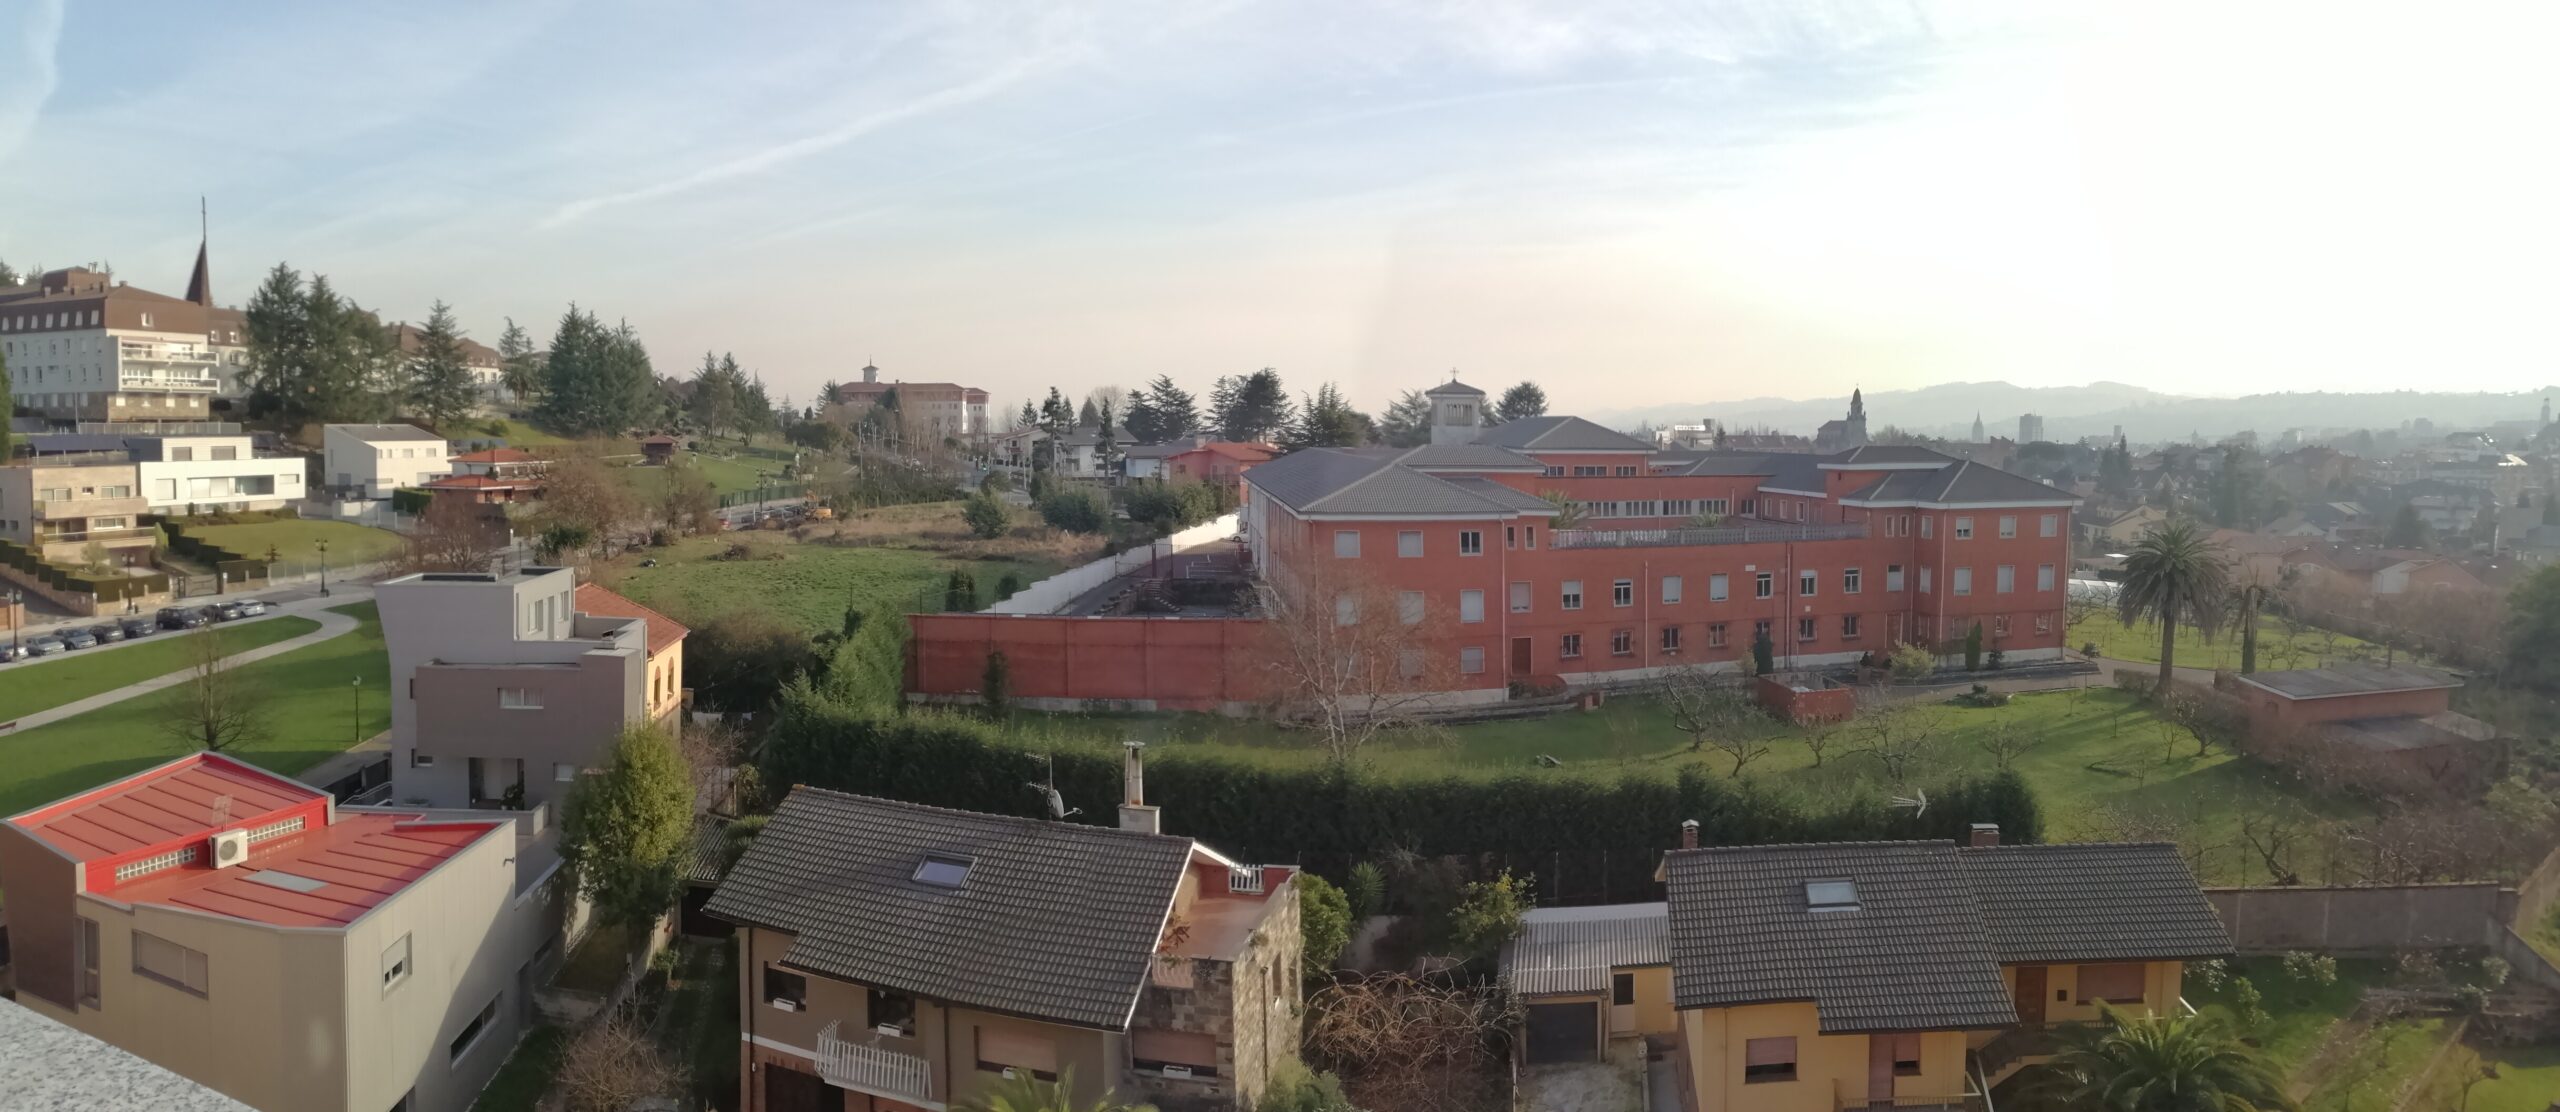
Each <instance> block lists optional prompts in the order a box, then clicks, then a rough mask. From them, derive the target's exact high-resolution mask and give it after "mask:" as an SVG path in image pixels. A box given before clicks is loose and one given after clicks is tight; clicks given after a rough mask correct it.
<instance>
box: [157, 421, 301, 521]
mask: <svg viewBox="0 0 2560 1112" xmlns="http://www.w3.org/2000/svg"><path fill="white" fill-rule="evenodd" d="M125 451H126V452H127V453H128V454H130V455H131V456H132V457H133V465H134V471H135V472H136V477H137V478H138V479H139V480H140V482H141V486H142V497H143V501H144V502H145V503H146V504H148V505H149V506H150V508H151V512H152V513H156V514H190V513H211V512H213V511H216V510H274V509H282V508H284V507H285V506H288V505H291V504H293V503H295V502H299V501H301V500H302V496H303V479H302V472H303V458H302V457H301V456H294V455H265V456H262V455H259V454H258V452H257V449H256V448H255V447H254V446H252V444H251V442H250V440H249V438H248V437H246V436H136V437H126V438H125Z"/></svg>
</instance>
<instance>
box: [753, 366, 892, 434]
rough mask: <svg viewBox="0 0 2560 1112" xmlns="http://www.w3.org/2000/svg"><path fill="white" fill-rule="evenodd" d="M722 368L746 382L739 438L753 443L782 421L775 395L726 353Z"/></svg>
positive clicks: (762, 380)
mask: <svg viewBox="0 0 2560 1112" xmlns="http://www.w3.org/2000/svg"><path fill="white" fill-rule="evenodd" d="M720 368H721V370H722V371H723V372H724V373H725V375H726V377H727V378H728V379H729V381H731V382H738V383H744V384H745V385H743V386H741V387H739V389H738V395H737V398H738V402H737V408H738V439H739V440H740V441H742V442H744V443H747V444H750V445H752V444H754V443H755V441H756V435H757V434H759V433H768V432H772V431H773V430H774V429H775V428H776V427H777V426H778V425H779V424H780V423H781V422H780V419H779V418H777V417H776V416H775V411H774V404H773V396H772V395H770V394H767V393H765V389H764V379H763V378H761V377H757V378H752V379H751V378H748V377H747V374H746V372H745V371H742V370H739V369H738V361H737V360H735V359H732V358H730V357H729V356H728V355H727V354H725V353H724V354H722V355H721V356H720ZM896 392H897V391H894V390H892V391H890V393H892V394H895V393H896Z"/></svg>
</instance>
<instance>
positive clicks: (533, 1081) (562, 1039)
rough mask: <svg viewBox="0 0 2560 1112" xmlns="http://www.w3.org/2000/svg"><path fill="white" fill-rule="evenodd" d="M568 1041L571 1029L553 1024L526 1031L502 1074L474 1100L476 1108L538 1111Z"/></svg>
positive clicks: (483, 1110) (504, 1111)
mask: <svg viewBox="0 0 2560 1112" xmlns="http://www.w3.org/2000/svg"><path fill="white" fill-rule="evenodd" d="M568 1041H569V1035H568V1032H565V1031H562V1030H561V1029H559V1028H557V1027H552V1026H549V1025H545V1026H541V1027H536V1028H534V1029H533V1030H531V1031H527V1032H525V1036H524V1039H523V1041H521V1042H518V1043H517V1044H516V1048H515V1052H514V1053H512V1054H509V1055H507V1061H506V1064H505V1065H502V1066H499V1067H498V1075H497V1076H495V1077H492V1078H490V1079H489V1087H488V1088H486V1089H482V1090H480V1099H479V1100H476V1101H473V1102H472V1104H471V1110H472V1112H535V1110H536V1109H538V1108H540V1107H541V1105H542V1098H543V1097H544V1096H545V1095H547V1094H548V1093H550V1092H551V1078H552V1075H554V1074H556V1073H558V1072H560V1051H561V1049H562V1048H563V1047H564V1046H565V1045H566V1044H567V1043H568Z"/></svg>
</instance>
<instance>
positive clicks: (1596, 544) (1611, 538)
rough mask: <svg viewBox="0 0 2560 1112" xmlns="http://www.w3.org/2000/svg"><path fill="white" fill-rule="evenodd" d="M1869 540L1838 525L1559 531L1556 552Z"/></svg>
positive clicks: (1856, 527) (1856, 529) (1855, 527)
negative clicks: (1569, 549)
mask: <svg viewBox="0 0 2560 1112" xmlns="http://www.w3.org/2000/svg"><path fill="white" fill-rule="evenodd" d="M1866 536H1867V526H1866V523H1865V522H1844V523H1841V524H1838V525H1789V524H1783V523H1780V522H1774V521H1773V522H1770V523H1768V524H1766V525H1718V526H1715V527H1713V528H1709V529H1694V528H1678V529H1558V530H1556V531H1555V532H1554V533H1553V534H1551V535H1550V536H1549V537H1548V540H1547V543H1548V545H1549V546H1550V547H1553V548H1685V547H1689V546H1693V545H1709V544H1780V543H1785V542H1789V541H1854V540H1864V539H1866Z"/></svg>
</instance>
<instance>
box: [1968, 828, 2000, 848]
mask: <svg viewBox="0 0 2560 1112" xmlns="http://www.w3.org/2000/svg"><path fill="white" fill-rule="evenodd" d="M1999 844H2000V824H1999V823H1996V822H1977V823H1975V824H1973V845H1974V846H1975V847H1976V848H1980V847H1983V846H1996V845H1999Z"/></svg>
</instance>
